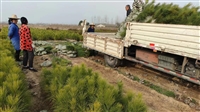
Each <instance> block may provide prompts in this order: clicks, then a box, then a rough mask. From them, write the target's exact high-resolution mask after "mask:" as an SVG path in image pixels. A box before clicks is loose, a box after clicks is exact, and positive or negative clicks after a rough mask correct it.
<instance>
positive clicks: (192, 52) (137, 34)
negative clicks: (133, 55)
mask: <svg viewBox="0 0 200 112" xmlns="http://www.w3.org/2000/svg"><path fill="white" fill-rule="evenodd" d="M124 41H125V44H124V46H126V47H128V46H130V45H136V46H140V47H145V48H152V47H151V46H150V44H154V45H155V46H154V49H155V50H158V51H163V52H167V53H171V54H176V55H181V56H186V57H190V58H194V59H198V60H199V59H200V26H188V25H168V24H150V23H129V24H128V27H127V30H126V37H125V40H124Z"/></svg>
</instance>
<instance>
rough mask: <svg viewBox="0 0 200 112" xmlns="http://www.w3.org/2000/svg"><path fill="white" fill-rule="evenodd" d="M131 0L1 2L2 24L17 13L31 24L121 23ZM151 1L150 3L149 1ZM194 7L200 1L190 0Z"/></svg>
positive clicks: (181, 2) (185, 0)
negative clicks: (84, 20) (97, 18)
mask: <svg viewBox="0 0 200 112" xmlns="http://www.w3.org/2000/svg"><path fill="white" fill-rule="evenodd" d="M133 1H134V0H48V1H47V0H1V22H2V21H3V22H4V21H7V20H8V17H9V16H11V15H12V14H16V15H17V16H18V17H22V16H25V17H27V18H28V20H29V22H30V23H59V24H78V22H79V21H80V20H83V19H87V21H89V22H92V18H93V17H94V16H96V17H98V16H101V18H104V17H105V16H107V17H108V20H109V21H110V22H112V19H113V22H115V20H116V17H118V19H119V21H122V20H124V18H125V15H126V11H125V8H124V6H125V5H127V4H130V5H131V6H132V3H133ZM150 1H151V0H150ZM156 1H157V2H160V3H163V2H167V3H171V2H172V1H173V3H174V4H179V5H180V6H183V5H185V4H187V3H189V0H171V1H169V0H156ZM190 2H191V3H193V4H194V5H195V6H199V5H200V0H193V1H190ZM93 22H94V21H93Z"/></svg>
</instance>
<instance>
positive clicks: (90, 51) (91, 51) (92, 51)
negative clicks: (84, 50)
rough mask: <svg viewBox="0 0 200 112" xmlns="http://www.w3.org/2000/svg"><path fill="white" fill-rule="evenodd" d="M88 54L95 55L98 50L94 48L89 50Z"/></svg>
mask: <svg viewBox="0 0 200 112" xmlns="http://www.w3.org/2000/svg"><path fill="white" fill-rule="evenodd" d="M89 53H90V56H96V55H97V54H98V51H95V50H89Z"/></svg>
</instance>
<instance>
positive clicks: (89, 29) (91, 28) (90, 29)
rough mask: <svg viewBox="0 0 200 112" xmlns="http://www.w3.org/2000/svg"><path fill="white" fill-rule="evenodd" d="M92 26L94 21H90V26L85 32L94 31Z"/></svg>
mask: <svg viewBox="0 0 200 112" xmlns="http://www.w3.org/2000/svg"><path fill="white" fill-rule="evenodd" d="M94 26H95V25H94V23H91V24H90V27H89V28H88V30H87V32H95V29H94Z"/></svg>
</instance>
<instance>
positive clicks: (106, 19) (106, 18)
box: [104, 15, 108, 24]
mask: <svg viewBox="0 0 200 112" xmlns="http://www.w3.org/2000/svg"><path fill="white" fill-rule="evenodd" d="M104 20H105V23H106V24H107V23H108V16H107V15H105V17H104Z"/></svg>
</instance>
